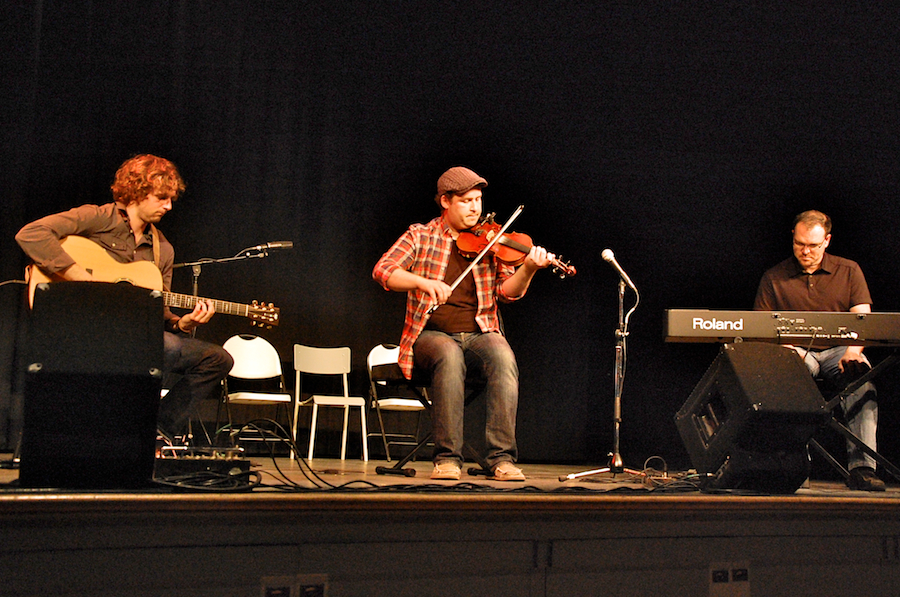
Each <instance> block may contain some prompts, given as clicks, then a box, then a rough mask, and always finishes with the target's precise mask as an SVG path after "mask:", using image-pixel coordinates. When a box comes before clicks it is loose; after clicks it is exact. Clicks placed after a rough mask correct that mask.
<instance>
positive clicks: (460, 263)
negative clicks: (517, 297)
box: [425, 248, 478, 334]
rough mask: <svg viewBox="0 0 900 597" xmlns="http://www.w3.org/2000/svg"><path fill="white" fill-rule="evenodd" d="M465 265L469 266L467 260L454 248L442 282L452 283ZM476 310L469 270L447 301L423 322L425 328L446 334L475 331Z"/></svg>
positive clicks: (476, 302) (472, 278)
mask: <svg viewBox="0 0 900 597" xmlns="http://www.w3.org/2000/svg"><path fill="white" fill-rule="evenodd" d="M467 267H469V261H467V260H466V258H465V257H463V256H462V255H460V254H459V251H458V250H456V249H455V248H454V249H453V251H451V253H450V262H449V263H448V264H447V273H446V274H445V275H444V282H446V283H447V284H453V282H455V281H456V279H457V278H458V277H459V275H460V274H462V273H463V272H464V271H465V269H466V268H467ZM477 312H478V300H477V298H476V297H475V278H474V276H473V275H472V272H469V273H468V275H466V277H465V278H463V279H462V280H460V282H459V284H458V285H457V286H456V288H454V289H453V293H452V294H451V295H450V298H449V299H447V302H446V303H444V304H443V305H441V306H440V307H438V308H437V309H435V311H434V313H433V314H432V315H431V319H429V320H428V323H426V324H425V329H427V330H440V331H442V332H446V333H448V334H454V333H457V332H476V331H478V324H477V323H475V314H476V313H477Z"/></svg>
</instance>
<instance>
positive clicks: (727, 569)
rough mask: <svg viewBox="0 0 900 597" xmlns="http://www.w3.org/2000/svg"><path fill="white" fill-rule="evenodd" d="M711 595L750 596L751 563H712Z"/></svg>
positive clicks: (723, 596)
mask: <svg viewBox="0 0 900 597" xmlns="http://www.w3.org/2000/svg"><path fill="white" fill-rule="evenodd" d="M709 597H750V563H749V562H714V563H712V564H710V565H709Z"/></svg>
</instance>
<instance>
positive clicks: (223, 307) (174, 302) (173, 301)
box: [163, 292, 250, 317]
mask: <svg viewBox="0 0 900 597" xmlns="http://www.w3.org/2000/svg"><path fill="white" fill-rule="evenodd" d="M163 297H164V299H165V302H166V306H167V307H178V308H181V309H193V308H194V307H195V306H196V305H197V301H199V300H203V301H209V302H210V303H212V305H213V307H215V309H216V313H225V314H227V315H239V316H241V317H249V316H250V305H242V304H240V303H231V302H228V301H220V300H218V299H209V298H203V297H197V296H193V295H191V294H178V293H176V292H163Z"/></svg>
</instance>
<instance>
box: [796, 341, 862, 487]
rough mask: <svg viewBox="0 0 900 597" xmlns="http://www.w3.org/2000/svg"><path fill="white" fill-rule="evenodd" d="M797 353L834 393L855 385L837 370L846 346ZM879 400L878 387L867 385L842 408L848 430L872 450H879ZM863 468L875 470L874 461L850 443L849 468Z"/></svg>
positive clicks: (848, 443) (848, 445) (848, 399)
mask: <svg viewBox="0 0 900 597" xmlns="http://www.w3.org/2000/svg"><path fill="white" fill-rule="evenodd" d="M794 350H796V351H797V353H798V354H799V355H800V357H801V358H803V362H804V363H806V366H807V367H808V368H809V372H810V373H812V375H813V377H815V378H817V379H822V380H825V381H826V382H828V383H829V384H830V385H831V386H832V387H833V389H835V390H838V391H840V390H843V389H844V387H846V385H847V384H849V383H850V381H852V380H850V379H847V378H846V377H845V376H844V374H843V373H841V370H840V368H839V366H838V364H839V363H840V362H841V357H842V356H844V352H845V351H846V350H847V347H846V346H835V347H834V348H829V349H826V350H821V351H814V350H810V351H807V350H806V349H803V348H799V347H796V346H795V347H794ZM876 397H877V393H876V391H875V385H874V384H872V382H867V383H865V384H863V385H862V386H860V387H859V388H858V389H857V390H856V391H855V392H853V393H852V394H850V395H849V396H847V397H846V398H844V401H843V403H842V404H841V407H842V408H843V410H844V414H845V415H847V416H848V417H847V418H848V421H847V427H849V428H850V431H852V432H853V434H854V435H856V436H857V437H859V438H860V439H861V440H863V442H865V444H866V445H867V446H869V447H870V448H872V450H877V447H876V446H877V444H876V441H875V431H876V428H877V427H878V403H877V402H875V398H876ZM863 400H864V401H863ZM857 405H858V406H857ZM857 410H858V411H859V412H858V413H856V414H853V413H852V412H851V411H857ZM860 466H868V467H870V468H872V469H874V468H875V459H874V458H872V457H871V456H869V455H867V454H866V453H865V452H863V451H862V450H860V449H859V447H858V446H857V445H856V444H854V443H852V442H849V441H848V442H847V468H848V469H850V470H853V469H855V468H857V467H860Z"/></svg>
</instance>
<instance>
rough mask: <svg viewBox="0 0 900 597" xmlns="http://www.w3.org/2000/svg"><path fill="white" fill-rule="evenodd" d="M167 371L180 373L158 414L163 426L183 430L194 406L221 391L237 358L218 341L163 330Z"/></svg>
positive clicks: (160, 404) (169, 431)
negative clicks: (179, 377) (212, 341)
mask: <svg viewBox="0 0 900 597" xmlns="http://www.w3.org/2000/svg"><path fill="white" fill-rule="evenodd" d="M163 335H164V339H165V342H164V346H165V348H164V350H165V354H164V361H163V369H164V373H165V374H166V375H167V376H168V375H169V374H172V373H175V374H178V375H180V376H181V379H179V380H178V381H177V382H176V383H175V385H173V386H172V388H171V389H170V390H169V392H168V394H166V396H165V397H164V398H163V399H162V400H161V401H160V403H159V414H158V415H157V417H156V420H157V424H158V425H159V427H160V429H162V430H163V431H165V432H167V433H169V434H175V435H177V434H180V433H182V432H183V431H184V429H183V428H184V427H185V424H186V423H187V421H188V419H189V418H190V416H191V414H192V413H193V412H194V409H196V407H197V406H198V405H199V404H200V402H201V401H202V400H204V399H206V398H210V397H213V396H215V394H216V392H221V391H222V380H223V379H225V376H226V375H228V372H229V371H231V367H232V366H233V365H234V359H232V358H231V355H230V354H228V351H226V350H225V349H224V348H222V347H221V346H219V345H217V344H212V343H210V342H204V341H203V340H197V339H196V338H191V337H189V336H182V335H179V334H172V333H170V332H163Z"/></svg>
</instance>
